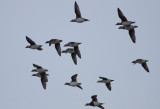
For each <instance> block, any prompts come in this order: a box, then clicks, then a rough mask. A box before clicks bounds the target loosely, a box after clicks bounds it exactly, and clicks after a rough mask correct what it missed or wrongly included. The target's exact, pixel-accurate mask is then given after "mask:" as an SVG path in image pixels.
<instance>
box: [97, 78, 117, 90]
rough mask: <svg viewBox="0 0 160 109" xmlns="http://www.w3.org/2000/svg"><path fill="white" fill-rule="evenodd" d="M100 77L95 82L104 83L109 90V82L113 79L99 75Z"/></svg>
mask: <svg viewBox="0 0 160 109" xmlns="http://www.w3.org/2000/svg"><path fill="white" fill-rule="evenodd" d="M99 78H100V79H102V80H98V81H97V83H105V84H106V86H107V88H108V90H109V91H111V82H112V81H114V80H111V79H108V78H105V77H99Z"/></svg>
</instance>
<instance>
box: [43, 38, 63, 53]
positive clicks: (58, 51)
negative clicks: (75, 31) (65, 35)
mask: <svg viewBox="0 0 160 109" xmlns="http://www.w3.org/2000/svg"><path fill="white" fill-rule="evenodd" d="M60 42H62V40H59V39H51V40H49V41H46V44H47V43H49V46H51V45H52V44H55V48H56V50H57V53H58V55H59V56H61V46H60Z"/></svg>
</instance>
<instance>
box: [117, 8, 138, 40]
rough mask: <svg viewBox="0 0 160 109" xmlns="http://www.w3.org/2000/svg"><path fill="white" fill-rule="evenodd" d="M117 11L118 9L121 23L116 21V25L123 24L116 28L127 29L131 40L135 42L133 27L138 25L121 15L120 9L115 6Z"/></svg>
mask: <svg viewBox="0 0 160 109" xmlns="http://www.w3.org/2000/svg"><path fill="white" fill-rule="evenodd" d="M117 11H118V16H119V18H120V19H121V23H117V24H116V25H123V26H120V27H119V28H118V29H126V30H128V31H129V35H130V37H131V40H132V42H133V43H136V36H135V31H134V28H137V27H138V26H134V25H131V24H133V23H135V22H132V21H128V20H127V18H126V17H125V16H124V15H123V13H122V11H121V10H120V9H119V8H117Z"/></svg>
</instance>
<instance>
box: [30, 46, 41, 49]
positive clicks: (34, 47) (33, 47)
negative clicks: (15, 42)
mask: <svg viewBox="0 0 160 109" xmlns="http://www.w3.org/2000/svg"><path fill="white" fill-rule="evenodd" d="M39 47H41V45H32V46H31V48H32V49H37V48H39Z"/></svg>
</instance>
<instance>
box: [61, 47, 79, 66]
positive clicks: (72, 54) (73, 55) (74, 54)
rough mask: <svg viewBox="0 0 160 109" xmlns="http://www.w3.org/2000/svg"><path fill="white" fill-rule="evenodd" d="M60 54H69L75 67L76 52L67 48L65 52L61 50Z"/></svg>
mask: <svg viewBox="0 0 160 109" xmlns="http://www.w3.org/2000/svg"><path fill="white" fill-rule="evenodd" d="M62 53H70V54H71V57H72V60H73V62H74V64H75V65H77V57H76V52H75V50H74V49H73V48H68V49H66V50H63V51H62Z"/></svg>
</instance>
